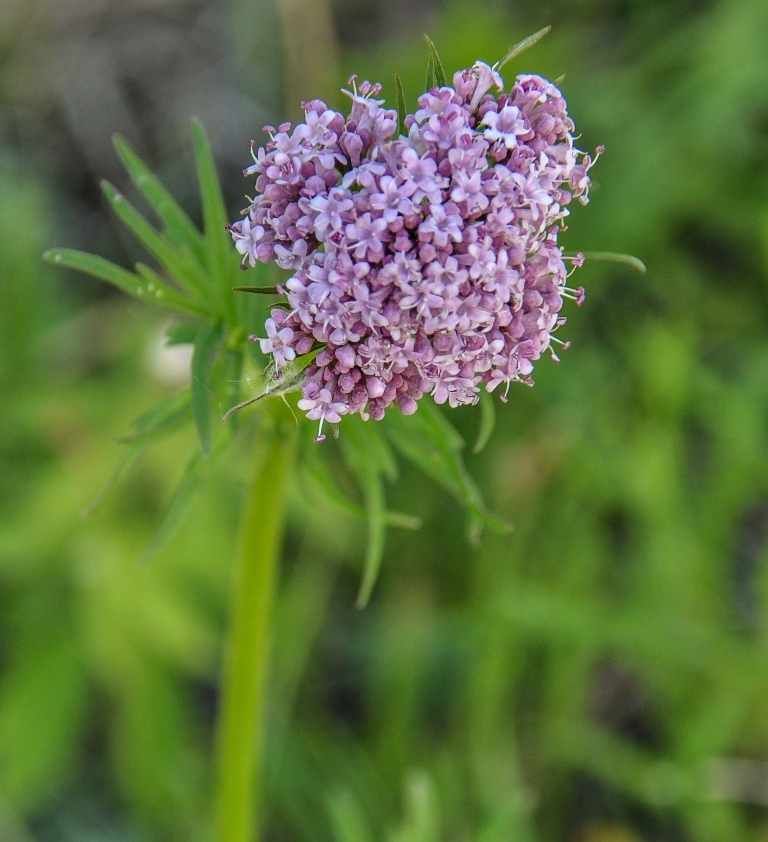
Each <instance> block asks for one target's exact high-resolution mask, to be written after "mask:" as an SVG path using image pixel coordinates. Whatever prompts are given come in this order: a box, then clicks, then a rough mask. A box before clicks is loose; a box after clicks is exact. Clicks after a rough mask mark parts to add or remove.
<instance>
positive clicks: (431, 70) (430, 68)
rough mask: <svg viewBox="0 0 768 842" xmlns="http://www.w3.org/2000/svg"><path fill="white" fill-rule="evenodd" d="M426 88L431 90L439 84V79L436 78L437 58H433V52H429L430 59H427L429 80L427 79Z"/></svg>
mask: <svg viewBox="0 0 768 842" xmlns="http://www.w3.org/2000/svg"><path fill="white" fill-rule="evenodd" d="M426 85H427V87H426V90H428V91H431V90H432V88H434V87H435V86H436V85H437V79H436V78H435V60H434V59H433V58H432V53H430V54H429V60H428V61H427V81H426Z"/></svg>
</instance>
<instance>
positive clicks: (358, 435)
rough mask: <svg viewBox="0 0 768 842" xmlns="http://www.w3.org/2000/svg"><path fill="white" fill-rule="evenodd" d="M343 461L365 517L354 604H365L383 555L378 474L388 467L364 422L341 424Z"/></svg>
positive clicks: (382, 510)
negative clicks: (362, 555)
mask: <svg viewBox="0 0 768 842" xmlns="http://www.w3.org/2000/svg"><path fill="white" fill-rule="evenodd" d="M339 442H340V445H341V450H342V453H343V454H344V461H345V462H346V463H347V466H348V467H349V469H350V470H351V471H352V473H353V474H354V475H355V477H356V478H357V481H358V482H359V483H360V488H361V490H362V492H363V498H364V500H365V510H366V513H367V521H368V546H367V549H366V553H365V560H364V562H363V578H362V581H361V582H360V590H359V592H358V595H357V607H358V608H365V606H366V605H367V604H368V600H369V599H370V596H371V592H372V591H373V586H374V585H375V584H376V579H377V578H378V575H379V570H380V568H381V560H382V558H383V555H384V533H385V528H386V521H385V510H386V505H385V498H384V485H383V482H382V479H381V475H382V473H383V472H384V471H385V470H390V469H391V466H390V465H389V464H388V463H389V457H388V456H387V455H386V451H381V450H379V452H376V449H375V447H374V448H373V449H372V442H373V439H372V438H371V435H370V429H369V427H368V425H366V424H365V422H363V421H360V422H359V423H352V424H349V425H347V426H345V429H344V435H343V436H342V437H341V438H340V439H339Z"/></svg>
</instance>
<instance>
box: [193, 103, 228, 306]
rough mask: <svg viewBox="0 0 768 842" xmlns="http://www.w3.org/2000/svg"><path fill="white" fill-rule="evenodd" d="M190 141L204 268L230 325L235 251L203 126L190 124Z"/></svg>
mask: <svg viewBox="0 0 768 842" xmlns="http://www.w3.org/2000/svg"><path fill="white" fill-rule="evenodd" d="M192 140H193V143H194V147H195V163H196V166H197V178H198V181H199V183H200V199H201V201H202V205H203V224H204V227H205V245H206V253H207V256H208V261H209V263H208V268H209V270H210V273H211V275H212V276H213V277H214V279H215V280H216V281H217V283H218V286H219V293H220V296H221V299H222V302H223V304H224V308H225V312H226V313H227V317H228V318H229V320H230V321H233V320H234V302H233V300H232V293H231V288H232V284H231V281H230V266H231V265H232V262H233V261H232V256H233V254H235V251H234V249H233V247H232V240H231V238H230V236H229V234H228V233H227V230H226V229H227V214H226V209H225V207H224V197H223V196H222V193H221V187H220V185H219V179H218V176H217V175H216V166H215V164H214V161H213V155H212V154H211V147H210V144H209V143H208V138H207V137H206V135H205V129H204V128H203V124H202V123H201V122H200V121H199V120H197V119H195V120H192Z"/></svg>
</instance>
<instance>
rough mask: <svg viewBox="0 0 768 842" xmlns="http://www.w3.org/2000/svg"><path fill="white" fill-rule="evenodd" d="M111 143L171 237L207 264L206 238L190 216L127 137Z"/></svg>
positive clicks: (118, 138)
mask: <svg viewBox="0 0 768 842" xmlns="http://www.w3.org/2000/svg"><path fill="white" fill-rule="evenodd" d="M112 143H113V144H114V147H115V150H116V152H117V154H118V156H119V157H120V160H121V161H122V162H123V166H124V167H125V169H126V170H127V171H128V175H130V177H131V180H132V181H133V183H134V184H135V185H136V187H137V189H138V190H139V192H140V193H141V194H142V196H144V198H145V199H146V200H147V202H148V203H149V206H150V207H151V208H152V211H153V212H154V214H155V215H156V216H157V218H158V219H159V220H160V222H162V224H163V226H164V229H165V233H166V235H167V236H168V239H169V240H170V241H171V242H172V243H173V244H174V245H176V246H178V247H182V246H185V247H186V248H188V249H189V251H190V252H191V254H192V255H193V256H194V258H195V259H196V260H197V262H198V263H199V264H200V266H201V267H202V266H205V248H204V244H203V237H202V235H201V233H200V232H199V231H198V230H197V228H196V227H195V226H194V224H193V223H192V221H191V220H190V218H189V217H188V216H187V215H186V213H184V211H183V210H182V209H181V208H180V207H179V205H178V203H177V202H176V200H175V199H174V198H173V196H172V195H171V194H170V192H169V191H168V190H167V189H166V188H165V186H164V185H163V184H162V182H161V181H160V179H159V178H158V177H157V176H156V175H155V174H154V173H153V172H152V170H150V168H149V167H148V166H147V165H146V164H145V163H144V161H142V160H141V158H140V157H139V156H138V155H137V154H136V153H135V152H134V150H133V149H132V148H131V146H130V145H129V143H128V141H127V140H126V139H125V138H124V137H122V136H121V135H119V134H116V135H114V137H113V138H112Z"/></svg>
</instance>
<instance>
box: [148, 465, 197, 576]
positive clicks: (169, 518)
mask: <svg viewBox="0 0 768 842" xmlns="http://www.w3.org/2000/svg"><path fill="white" fill-rule="evenodd" d="M205 464H206V463H205V461H204V460H203V458H202V456H201V454H200V453H195V455H194V456H193V457H192V458H191V459H190V460H189V462H188V463H187V467H186V469H185V470H184V475H183V476H182V478H181V482H179V485H178V486H177V488H176V491H175V492H174V495H173V498H172V500H171V504H170V506H169V507H168V511H167V512H166V514H165V517H164V518H163V521H162V523H161V524H160V526H159V528H158V530H157V532H155V534H154V536H153V537H152V540H151V541H150V542H149V545H148V547H147V548H146V550H144V553H143V554H142V556H141V558H140V559H139V563H141V564H143V563H144V562H146V561H148V560H149V559H150V558H152V556H154V555H155V554H156V553H158V552H159V551H160V550H161V549H162V548H163V547H164V546H165V545H166V544H167V543H168V541H169V540H170V539H171V538H172V537H173V536H174V534H175V532H176V530H177V529H178V528H179V526H180V525H181V522H182V520H183V519H184V515H185V514H186V513H187V509H188V508H189V504H190V503H191V502H192V498H193V497H194V494H195V491H197V487H198V486H199V485H200V478H201V476H202V473H203V468H204V467H205Z"/></svg>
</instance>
